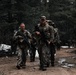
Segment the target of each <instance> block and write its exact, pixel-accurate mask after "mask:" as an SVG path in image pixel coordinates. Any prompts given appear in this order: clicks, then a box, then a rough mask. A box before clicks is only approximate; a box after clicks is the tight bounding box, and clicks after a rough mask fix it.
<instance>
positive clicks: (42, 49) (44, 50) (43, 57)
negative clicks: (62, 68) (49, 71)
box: [38, 42, 50, 68]
mask: <svg viewBox="0 0 76 75" xmlns="http://www.w3.org/2000/svg"><path fill="white" fill-rule="evenodd" d="M49 51H50V49H49V47H47V46H46V44H45V43H44V42H42V43H40V45H39V47H38V52H39V59H40V68H44V67H46V64H47V63H49V58H50V56H49Z"/></svg>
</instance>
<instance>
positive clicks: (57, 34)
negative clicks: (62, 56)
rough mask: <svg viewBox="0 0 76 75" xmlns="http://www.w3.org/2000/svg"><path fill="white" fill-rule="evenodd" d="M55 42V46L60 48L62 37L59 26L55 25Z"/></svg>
mask: <svg viewBox="0 0 76 75" xmlns="http://www.w3.org/2000/svg"><path fill="white" fill-rule="evenodd" d="M54 42H55V48H56V49H57V50H58V49H60V48H59V46H60V38H59V33H58V28H56V27H54Z"/></svg>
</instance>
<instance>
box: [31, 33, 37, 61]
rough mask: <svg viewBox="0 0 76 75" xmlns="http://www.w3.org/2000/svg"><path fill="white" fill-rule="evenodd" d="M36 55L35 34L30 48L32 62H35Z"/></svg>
mask: <svg viewBox="0 0 76 75" xmlns="http://www.w3.org/2000/svg"><path fill="white" fill-rule="evenodd" d="M35 54H36V38H35V36H34V34H32V40H31V48H30V62H34V61H35Z"/></svg>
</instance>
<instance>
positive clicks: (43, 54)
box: [35, 23, 54, 69]
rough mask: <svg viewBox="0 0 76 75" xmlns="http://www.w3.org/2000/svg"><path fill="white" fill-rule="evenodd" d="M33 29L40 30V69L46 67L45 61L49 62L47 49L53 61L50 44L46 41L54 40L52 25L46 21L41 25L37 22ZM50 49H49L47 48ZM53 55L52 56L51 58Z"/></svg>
mask: <svg viewBox="0 0 76 75" xmlns="http://www.w3.org/2000/svg"><path fill="white" fill-rule="evenodd" d="M35 31H38V32H40V37H39V38H38V39H39V47H38V52H39V59H40V69H43V68H46V65H47V63H49V56H48V55H49V54H48V53H49V51H50V52H51V61H53V62H54V54H53V53H52V52H53V51H52V50H51V46H50V45H51V44H50V43H49V44H48V42H50V41H51V42H53V40H54V29H53V27H52V26H50V25H48V23H46V25H45V26H41V24H38V26H36V27H35ZM46 47H47V48H46ZM49 49H50V50H49ZM52 56H53V58H52Z"/></svg>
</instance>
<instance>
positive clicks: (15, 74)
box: [0, 49, 76, 75]
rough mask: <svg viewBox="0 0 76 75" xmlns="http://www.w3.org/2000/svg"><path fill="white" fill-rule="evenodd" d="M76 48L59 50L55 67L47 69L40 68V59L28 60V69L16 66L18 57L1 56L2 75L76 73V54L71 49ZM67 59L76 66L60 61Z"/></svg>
mask: <svg viewBox="0 0 76 75" xmlns="http://www.w3.org/2000/svg"><path fill="white" fill-rule="evenodd" d="M73 50H76V49H61V50H60V51H57V55H56V60H55V67H51V66H50V67H49V68H47V71H40V70H39V60H38V59H36V61H35V62H29V59H28V60H27V64H26V65H27V66H26V69H20V70H18V69H17V68H16V67H15V66H16V62H17V57H1V58H0V75H76V54H74V53H71V51H73ZM62 58H64V59H66V62H65V63H69V64H74V66H70V67H66V66H64V67H63V64H64V63H63V64H60V63H58V61H59V59H62Z"/></svg>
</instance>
